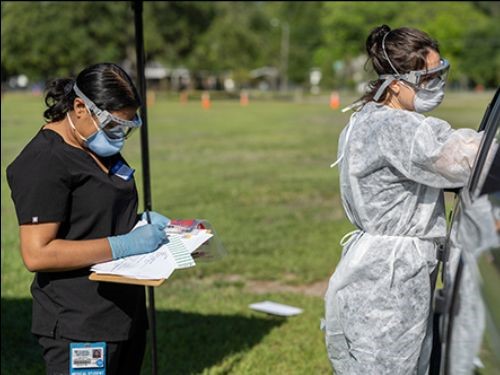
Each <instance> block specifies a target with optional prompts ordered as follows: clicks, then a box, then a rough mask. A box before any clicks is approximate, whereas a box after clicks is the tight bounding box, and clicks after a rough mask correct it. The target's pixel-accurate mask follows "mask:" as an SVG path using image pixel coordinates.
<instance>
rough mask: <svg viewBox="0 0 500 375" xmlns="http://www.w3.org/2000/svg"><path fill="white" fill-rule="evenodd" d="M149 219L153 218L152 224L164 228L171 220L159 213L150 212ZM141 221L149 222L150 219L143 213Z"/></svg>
mask: <svg viewBox="0 0 500 375" xmlns="http://www.w3.org/2000/svg"><path fill="white" fill-rule="evenodd" d="M149 217H150V218H151V224H157V225H159V226H163V227H164V228H165V227H166V226H167V225H168V224H170V219H169V218H168V217H165V216H163V215H161V214H159V213H158V212H154V211H149ZM141 220H145V221H148V217H147V215H146V213H145V212H143V213H142V215H141Z"/></svg>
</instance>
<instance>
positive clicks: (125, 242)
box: [108, 224, 168, 259]
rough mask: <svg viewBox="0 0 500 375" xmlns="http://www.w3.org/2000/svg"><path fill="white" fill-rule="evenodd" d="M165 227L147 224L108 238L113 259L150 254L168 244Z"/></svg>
mask: <svg viewBox="0 0 500 375" xmlns="http://www.w3.org/2000/svg"><path fill="white" fill-rule="evenodd" d="M164 229H165V226H163V225H158V224H146V225H143V226H141V227H139V228H136V229H134V230H133V231H131V232H130V233H127V234H122V235H119V236H112V237H108V241H109V244H110V246H111V252H112V254H113V259H120V258H125V257H128V256H131V255H137V254H144V253H150V252H153V251H155V250H157V249H158V248H159V247H160V246H161V245H163V244H164V243H167V242H168V240H167V234H166V233H165V231H164Z"/></svg>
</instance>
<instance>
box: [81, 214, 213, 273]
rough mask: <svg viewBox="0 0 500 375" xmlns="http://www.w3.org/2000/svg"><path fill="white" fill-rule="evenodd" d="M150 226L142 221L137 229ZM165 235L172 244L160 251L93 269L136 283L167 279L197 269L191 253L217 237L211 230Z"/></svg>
mask: <svg viewBox="0 0 500 375" xmlns="http://www.w3.org/2000/svg"><path fill="white" fill-rule="evenodd" d="M146 223H147V222H146V221H143V220H141V221H139V222H138V223H137V225H136V226H135V227H134V228H137V227H140V226H142V225H145V224H146ZM165 232H166V233H167V235H168V240H169V242H168V243H167V244H165V245H162V246H161V247H160V248H159V249H158V250H156V251H154V252H152V253H147V254H140V255H133V256H130V257H126V258H122V259H117V260H113V261H110V262H105V263H99V264H96V265H94V266H92V268H91V271H94V272H97V273H105V274H111V275H121V276H126V277H132V278H136V279H166V278H168V277H169V276H170V275H171V274H172V273H173V272H174V270H175V269H177V268H189V267H193V266H195V265H196V263H195V261H194V259H193V257H192V256H191V253H192V252H194V251H195V250H196V249H197V248H198V247H199V246H201V245H202V244H203V243H205V242H206V241H208V239H210V238H211V237H212V236H213V234H211V233H209V232H208V231H207V230H193V231H191V232H190V233H181V234H179V233H169V228H166V229H165Z"/></svg>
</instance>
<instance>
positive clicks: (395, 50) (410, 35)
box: [360, 25, 439, 102]
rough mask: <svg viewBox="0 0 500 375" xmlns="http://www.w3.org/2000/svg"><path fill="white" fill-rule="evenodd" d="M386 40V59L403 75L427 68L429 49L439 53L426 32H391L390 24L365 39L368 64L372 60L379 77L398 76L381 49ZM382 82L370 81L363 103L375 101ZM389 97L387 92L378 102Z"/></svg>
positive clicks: (404, 29) (396, 30)
mask: <svg viewBox="0 0 500 375" xmlns="http://www.w3.org/2000/svg"><path fill="white" fill-rule="evenodd" d="M384 37H385V41H384V46H385V51H386V53H387V56H388V57H389V59H390V60H391V63H392V65H393V66H394V67H395V68H396V70H397V71H398V72H399V73H400V74H404V73H407V72H409V71H410V70H420V69H425V65H426V57H427V55H428V54H429V50H434V51H436V52H438V53H439V46H438V43H437V42H436V41H435V40H433V39H431V37H430V36H429V35H427V34H426V33H425V32H423V31H420V30H417V29H412V28H408V27H400V28H399V29H394V30H391V28H390V27H389V26H387V25H382V26H379V27H376V28H375V29H373V30H372V32H371V33H370V35H369V36H368V38H367V39H366V52H367V53H368V61H367V63H368V62H369V61H370V60H371V63H372V66H373V69H374V70H375V72H376V73H377V74H378V75H382V74H395V73H396V72H395V71H394V69H392V67H391V65H390V63H389V61H387V58H386V57H385V55H384V51H383V47H382V41H383V40H384ZM382 82H383V80H381V79H376V80H374V81H371V82H370V83H369V85H368V92H367V93H366V94H365V95H364V96H363V97H362V98H361V99H360V100H361V101H363V102H369V101H372V100H373V97H374V95H375V93H376V92H377V90H378V89H379V87H380V85H381V84H382ZM386 96H387V89H386V91H385V92H384V94H383V95H382V96H381V97H380V99H379V100H378V101H379V102H380V101H384V100H385V98H386Z"/></svg>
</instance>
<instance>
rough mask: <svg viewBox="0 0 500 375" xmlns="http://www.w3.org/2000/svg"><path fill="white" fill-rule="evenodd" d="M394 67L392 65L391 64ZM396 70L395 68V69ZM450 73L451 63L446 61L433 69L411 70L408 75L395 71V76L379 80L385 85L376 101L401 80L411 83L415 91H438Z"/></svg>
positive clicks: (378, 92)
mask: <svg viewBox="0 0 500 375" xmlns="http://www.w3.org/2000/svg"><path fill="white" fill-rule="evenodd" d="M391 67H392V64H391ZM393 69H394V70H395V68H394V67H393ZM449 71H450V63H449V62H448V60H446V59H441V60H440V61H439V65H438V66H436V67H434V68H431V69H422V70H411V71H409V72H407V73H404V74H400V73H398V72H397V71H396V70H395V74H382V75H380V76H379V79H381V80H384V83H383V84H382V85H381V86H380V88H379V89H378V90H377V92H376V94H375V96H374V100H378V99H379V98H380V97H381V96H382V94H383V92H384V90H385V89H386V88H387V86H389V85H390V84H391V82H392V81H395V80H398V81H399V80H401V81H405V82H407V83H409V84H410V85H411V86H412V87H413V88H415V89H417V90H418V89H424V90H430V91H432V90H438V89H441V88H442V86H443V82H446V79H447V78H448V73H449Z"/></svg>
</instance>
